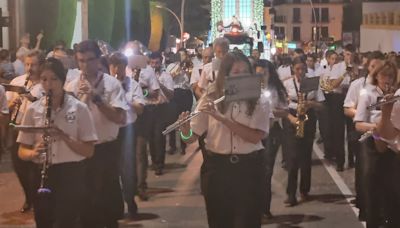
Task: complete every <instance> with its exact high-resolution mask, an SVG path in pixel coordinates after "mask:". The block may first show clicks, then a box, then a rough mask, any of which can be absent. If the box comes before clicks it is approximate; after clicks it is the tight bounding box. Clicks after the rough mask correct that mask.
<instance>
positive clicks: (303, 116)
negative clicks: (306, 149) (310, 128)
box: [296, 93, 308, 138]
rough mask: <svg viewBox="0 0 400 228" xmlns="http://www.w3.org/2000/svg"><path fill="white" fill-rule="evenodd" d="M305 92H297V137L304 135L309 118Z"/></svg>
mask: <svg viewBox="0 0 400 228" xmlns="http://www.w3.org/2000/svg"><path fill="white" fill-rule="evenodd" d="M305 100H306V99H305V95H304V93H298V94H297V110H296V111H297V122H296V137H297V138H303V137H304V124H305V122H306V121H307V120H308V116H307V108H306V104H305Z"/></svg>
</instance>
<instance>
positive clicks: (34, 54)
mask: <svg viewBox="0 0 400 228" xmlns="http://www.w3.org/2000/svg"><path fill="white" fill-rule="evenodd" d="M32 57H36V58H37V59H38V62H39V65H43V63H44V61H45V60H46V56H45V55H44V54H43V52H42V51H39V50H33V51H30V52H29V53H28V54H27V55H26V58H32Z"/></svg>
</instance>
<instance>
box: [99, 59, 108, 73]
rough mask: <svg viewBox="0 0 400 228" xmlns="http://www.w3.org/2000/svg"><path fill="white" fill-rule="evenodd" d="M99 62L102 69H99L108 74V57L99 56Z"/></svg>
mask: <svg viewBox="0 0 400 228" xmlns="http://www.w3.org/2000/svg"><path fill="white" fill-rule="evenodd" d="M100 64H101V66H102V67H103V69H101V71H103V73H106V74H110V68H109V65H108V57H107V56H101V57H100Z"/></svg>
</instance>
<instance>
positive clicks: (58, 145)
mask: <svg viewBox="0 0 400 228" xmlns="http://www.w3.org/2000/svg"><path fill="white" fill-rule="evenodd" d="M46 111H47V110H46V99H45V97H42V98H41V99H40V100H38V101H36V102H34V103H32V104H31V105H30V106H29V107H28V109H27V110H26V115H25V116H24V119H23V120H22V125H32V126H44V125H45V116H46ZM51 120H52V123H54V125H55V126H56V127H58V128H59V129H61V130H62V131H63V132H64V133H66V134H67V135H69V136H70V137H71V138H73V139H74V140H79V141H82V142H91V141H96V140H97V139H98V138H97V134H96V130H95V126H94V122H93V118H92V115H91V114H90V111H89V109H88V107H87V105H86V104H84V103H83V102H80V101H79V100H78V99H76V98H74V97H73V96H71V95H68V94H65V96H64V102H63V104H62V107H61V108H59V109H58V110H53V111H52V113H51ZM52 139H53V140H52V142H51V147H50V148H51V157H50V161H51V163H52V164H59V163H65V162H78V161H81V160H83V159H85V157H84V156H82V155H80V154H78V153H76V152H75V151H73V150H71V148H70V147H68V145H67V144H66V143H65V142H64V141H63V140H61V139H58V138H52ZM41 141H42V134H40V133H27V132H24V131H20V132H19V134H18V138H17V142H19V143H22V144H25V145H29V146H34V145H35V144H36V143H39V142H41Z"/></svg>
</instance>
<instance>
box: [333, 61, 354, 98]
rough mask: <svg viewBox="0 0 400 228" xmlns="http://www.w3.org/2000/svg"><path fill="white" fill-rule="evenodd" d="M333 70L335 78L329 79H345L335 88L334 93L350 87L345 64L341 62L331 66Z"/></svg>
mask: <svg viewBox="0 0 400 228" xmlns="http://www.w3.org/2000/svg"><path fill="white" fill-rule="evenodd" d="M333 68H334V70H335V75H334V76H335V77H334V78H331V79H337V78H339V77H340V76H342V75H344V76H345V78H344V79H343V81H342V83H341V84H340V86H339V87H338V88H337V90H336V91H338V92H339V91H340V92H341V90H340V89H341V88H348V87H349V85H350V75H349V74H348V73H347V64H346V62H345V61H342V62H340V63H337V64H335V65H333Z"/></svg>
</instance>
